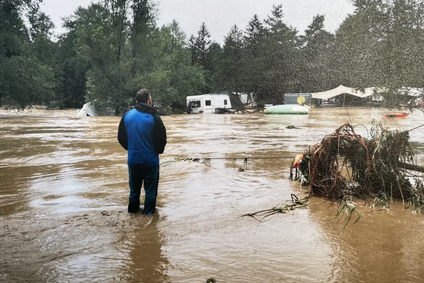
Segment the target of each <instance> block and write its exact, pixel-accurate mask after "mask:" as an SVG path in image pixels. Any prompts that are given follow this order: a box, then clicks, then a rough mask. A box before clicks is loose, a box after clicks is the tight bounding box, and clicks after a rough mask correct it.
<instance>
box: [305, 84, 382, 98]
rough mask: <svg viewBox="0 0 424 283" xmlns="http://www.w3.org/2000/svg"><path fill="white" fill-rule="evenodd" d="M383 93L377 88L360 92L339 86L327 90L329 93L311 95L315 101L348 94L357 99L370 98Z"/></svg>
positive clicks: (369, 88)
mask: <svg viewBox="0 0 424 283" xmlns="http://www.w3.org/2000/svg"><path fill="white" fill-rule="evenodd" d="M382 91H383V90H380V89H377V88H375V87H368V88H366V89H364V91H360V90H357V89H355V88H353V87H346V86H343V85H339V86H338V87H336V88H333V89H330V90H327V91H322V92H313V93H311V95H312V98H315V99H330V98H333V97H336V96H338V95H341V94H344V93H347V94H351V95H354V96H356V97H360V98H365V97H368V96H372V95H373V94H377V93H380V92H382Z"/></svg>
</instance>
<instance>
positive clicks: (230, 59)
mask: <svg viewBox="0 0 424 283" xmlns="http://www.w3.org/2000/svg"><path fill="white" fill-rule="evenodd" d="M243 47H244V42H243V32H242V31H241V30H239V29H238V27H237V26H234V27H233V28H232V29H231V31H230V33H229V34H228V36H226V37H225V41H224V47H223V59H222V61H223V63H222V64H223V77H224V78H225V79H224V82H223V83H224V89H226V90H228V91H230V92H236V93H239V92H243V91H244V85H243V72H242V69H243Z"/></svg>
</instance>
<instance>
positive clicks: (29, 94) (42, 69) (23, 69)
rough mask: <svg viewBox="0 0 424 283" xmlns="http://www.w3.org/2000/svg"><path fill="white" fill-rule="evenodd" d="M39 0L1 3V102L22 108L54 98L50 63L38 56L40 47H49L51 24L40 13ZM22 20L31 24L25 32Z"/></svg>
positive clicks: (10, 0)
mask: <svg viewBox="0 0 424 283" xmlns="http://www.w3.org/2000/svg"><path fill="white" fill-rule="evenodd" d="M39 3H40V1H29V0H27V1H18V0H13V1H12V0H9V1H2V2H0V103H1V104H2V105H7V106H10V107H19V108H21V109H23V108H25V107H27V106H31V105H33V104H45V103H48V102H49V100H50V99H51V98H52V96H53V91H54V87H55V79H54V72H53V66H52V64H50V65H49V62H48V61H49V60H48V58H49V57H50V56H49V57H47V58H44V57H43V56H40V55H39V54H38V52H39V51H42V50H41V49H42V48H43V47H48V48H52V49H50V50H53V45H52V44H51V42H49V40H48V38H47V36H48V34H49V30H50V29H51V28H52V24H51V22H50V21H49V19H48V17H46V16H45V15H43V14H42V13H39V10H38V4H39ZM24 19H27V20H28V21H29V22H30V29H29V30H28V29H27V28H26V26H25V24H24Z"/></svg>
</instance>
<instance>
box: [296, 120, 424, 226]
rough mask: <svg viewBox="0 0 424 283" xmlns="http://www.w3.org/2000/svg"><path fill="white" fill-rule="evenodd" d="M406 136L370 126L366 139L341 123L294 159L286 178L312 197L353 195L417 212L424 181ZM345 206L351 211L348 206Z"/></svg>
mask: <svg viewBox="0 0 424 283" xmlns="http://www.w3.org/2000/svg"><path fill="white" fill-rule="evenodd" d="M409 132H410V131H389V130H387V129H384V128H383V127H382V125H381V124H380V123H376V122H373V123H372V127H371V130H370V136H371V137H370V138H369V139H366V138H363V137H362V136H360V135H358V134H356V133H355V127H354V126H352V125H350V124H344V125H343V126H341V127H340V128H338V129H336V131H335V132H334V133H332V134H330V135H327V136H325V137H324V138H323V139H322V141H321V142H320V143H318V144H315V145H313V146H311V147H310V148H309V149H308V150H307V151H306V152H304V153H303V154H302V156H301V159H300V160H297V161H296V159H295V160H294V161H293V164H292V168H291V173H290V178H291V179H293V180H299V181H301V182H302V185H310V194H311V196H319V197H324V198H327V199H329V200H333V201H341V200H345V199H346V196H354V197H357V198H361V199H365V200H371V201H372V202H374V203H376V202H381V201H383V202H384V203H386V204H387V201H390V200H393V199H398V200H402V201H403V203H404V205H405V207H408V206H412V207H413V208H414V211H421V208H422V207H423V206H424V201H423V199H424V186H423V182H422V179H423V176H422V174H418V173H417V172H424V168H423V167H422V166H419V165H417V163H416V156H415V153H414V150H413V149H412V148H411V146H410V144H409ZM293 170H294V171H295V173H293V172H292V171H293ZM339 205H340V204H339ZM343 206H344V209H346V208H349V209H350V206H349V205H348V204H347V203H346V202H344V204H343ZM352 211H353V210H350V212H352ZM349 215H351V213H349ZM358 220H359V219H358Z"/></svg>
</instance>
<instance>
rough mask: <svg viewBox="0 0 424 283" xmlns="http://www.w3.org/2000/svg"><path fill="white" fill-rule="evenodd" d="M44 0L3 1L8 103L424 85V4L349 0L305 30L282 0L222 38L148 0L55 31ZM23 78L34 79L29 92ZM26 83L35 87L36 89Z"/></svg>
mask: <svg viewBox="0 0 424 283" xmlns="http://www.w3.org/2000/svg"><path fill="white" fill-rule="evenodd" d="M40 2H41V0H7V1H2V2H0V66H1V68H0V103H2V104H9V105H10V106H12V107H19V108H25V107H27V106H30V105H33V104H35V103H40V104H45V105H47V106H50V107H78V108H79V107H82V105H83V103H85V102H88V101H91V102H94V103H95V105H96V107H97V108H98V109H99V111H100V112H102V111H103V113H110V114H121V113H123V112H124V111H126V110H127V109H129V108H131V107H132V105H133V103H134V99H133V97H134V94H135V93H136V92H137V91H138V90H139V89H140V88H142V87H144V88H148V89H149V90H150V91H151V92H152V94H153V99H154V103H155V104H156V106H158V107H160V108H162V109H164V110H166V111H167V112H179V111H182V110H183V109H184V108H185V97H186V96H187V95H193V94H200V93H208V92H218V93H222V92H227V93H231V92H236V93H253V94H254V96H255V100H256V101H257V102H258V103H259V104H265V103H281V102H283V101H282V96H283V94H284V93H288V92H317V91H324V90H327V89H331V88H334V87H337V86H338V85H340V84H343V85H347V86H351V87H355V88H360V89H363V88H366V87H370V86H374V87H385V88H386V89H387V90H388V91H387V93H386V94H384V95H385V100H384V103H385V106H388V107H396V106H398V105H400V104H405V103H407V102H408V100H409V98H408V97H407V96H404V95H399V91H398V90H399V89H401V88H404V87H418V88H420V87H424V79H423V77H422V76H421V74H422V73H423V72H424V65H423V64H422V62H423V61H424V21H423V20H422V12H423V11H424V3H423V2H422V1H418V0H409V1H401V0H366V1H352V4H353V5H354V6H355V8H356V10H355V12H354V13H353V14H352V15H349V16H348V17H347V18H346V19H345V20H344V22H343V23H342V24H341V25H340V27H339V29H338V30H337V31H336V32H335V33H334V34H332V33H330V32H328V31H326V30H325V17H324V15H316V16H315V17H314V18H313V19H312V21H311V24H310V25H309V26H308V28H307V29H306V30H305V31H304V33H303V34H299V32H298V31H297V30H296V29H294V28H292V27H290V26H287V25H286V24H285V22H284V11H283V8H282V5H277V6H274V7H273V8H272V10H271V11H270V15H268V16H267V17H266V18H265V19H264V20H261V19H259V18H258V16H257V15H254V16H253V17H252V19H251V20H250V21H249V22H248V23H247V26H246V28H245V29H244V30H241V29H239V28H238V27H236V26H233V27H232V28H231V30H230V31H229V33H228V35H227V36H226V37H225V38H224V42H223V44H222V45H221V44H219V43H217V42H214V41H212V40H211V39H210V38H211V35H210V33H209V31H208V28H207V27H206V25H205V23H202V25H201V27H200V30H199V31H198V33H197V35H196V36H193V35H192V36H190V38H189V40H186V37H185V34H184V33H183V32H182V31H181V30H180V28H179V26H178V23H177V22H173V23H172V24H170V25H168V26H163V27H158V26H157V23H156V14H157V13H156V12H157V11H156V7H155V5H154V2H153V1H151V0H102V1H100V2H99V3H97V4H91V5H90V6H88V7H87V8H81V7H80V8H78V9H77V10H76V11H75V12H74V14H73V15H72V16H71V17H70V18H67V19H65V21H64V27H65V28H66V29H67V32H66V33H64V34H63V35H61V36H60V37H59V39H58V41H55V40H53V33H52V30H53V28H54V26H53V24H52V23H51V21H50V19H49V17H48V16H47V15H44V14H43V13H41V12H40V11H39V3H40ZM23 86H25V89H27V91H25V90H24V88H23ZM29 91H30V92H31V94H29Z"/></svg>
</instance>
